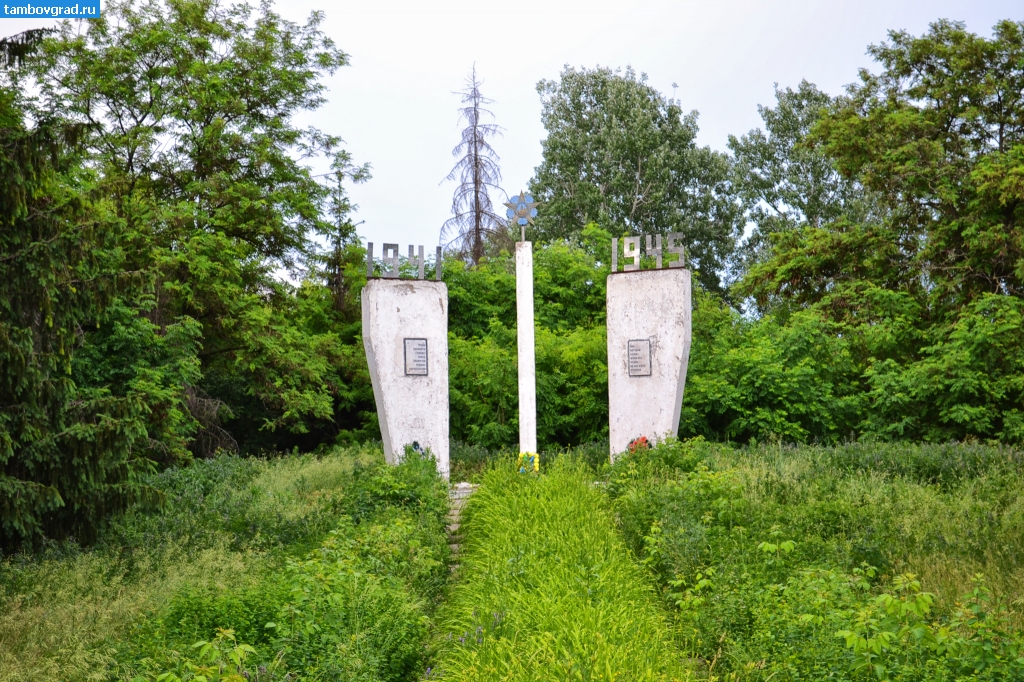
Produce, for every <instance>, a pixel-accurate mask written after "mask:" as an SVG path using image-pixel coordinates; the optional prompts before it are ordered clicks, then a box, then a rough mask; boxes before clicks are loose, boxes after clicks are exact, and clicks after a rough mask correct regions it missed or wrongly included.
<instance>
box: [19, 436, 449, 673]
mask: <svg viewBox="0 0 1024 682" xmlns="http://www.w3.org/2000/svg"><path fill="white" fill-rule="evenodd" d="M147 482H148V483H149V484H150V485H152V486H153V487H154V488H156V489H157V490H159V491H160V492H161V493H162V494H163V497H164V499H165V500H166V502H165V506H164V507H163V508H162V509H160V510H159V511H154V510H149V511H147V510H145V509H144V508H141V507H135V508H132V509H131V510H129V512H128V513H127V514H125V515H123V516H119V517H115V519H114V520H113V522H112V523H111V525H110V526H109V527H108V528H107V529H105V530H104V531H103V532H102V533H101V535H100V538H99V541H98V542H97V543H96V545H95V546H94V547H92V548H90V549H87V550H84V549H80V548H78V547H77V546H75V545H68V544H64V545H54V546H52V548H51V550H50V551H49V552H47V553H45V554H40V555H36V556H29V555H20V556H16V557H13V558H11V559H9V560H7V561H5V562H3V563H0V614H3V615H0V678H3V679H11V680H33V679H42V678H46V679H67V680H79V679H81V680H85V679H95V678H96V676H102V677H104V679H107V678H111V679H113V678H117V679H133V678H136V677H140V676H141V677H142V678H143V679H147V680H151V681H152V680H154V679H155V678H156V677H157V676H158V675H160V674H163V673H172V674H173V675H176V676H178V677H180V678H181V679H183V680H187V679H194V675H196V674H202V673H200V672H199V671H198V670H197V668H209V667H210V666H213V667H215V668H217V669H221V668H223V673H224V674H228V673H234V672H236V671H237V670H236V669H237V668H238V667H239V666H238V664H235V663H234V662H232V661H231V658H230V654H231V652H232V651H233V650H235V649H236V648H237V647H238V646H243V645H244V646H246V647H251V648H252V649H253V651H248V650H245V653H246V660H245V661H244V662H242V664H241V668H242V671H237V672H238V674H242V672H243V671H244V672H247V673H248V674H249V675H250V678H249V679H253V677H254V676H256V675H260V677H256V679H262V680H269V679H275V680H281V679H284V676H285V675H286V674H288V673H289V672H290V673H291V676H292V679H294V677H295V675H296V674H298V673H301V674H302V675H304V676H307V677H309V678H311V679H318V678H316V676H315V675H314V674H313V671H314V669H316V670H318V671H319V673H318V674H320V675H321V677H320V678H319V679H374V680H378V679H383V680H391V679H407V678H408V676H409V674H411V673H409V671H410V670H412V669H415V670H422V668H423V664H422V662H421V661H422V657H423V654H424V648H423V644H424V641H425V636H426V634H425V630H424V628H425V627H426V624H427V621H426V617H427V616H429V615H430V614H431V613H432V611H433V608H434V605H435V604H436V602H437V601H438V600H439V599H440V596H441V594H442V593H443V590H444V588H445V585H446V581H447V574H448V568H447V559H448V548H447V544H446V542H447V537H446V534H445V530H444V523H445V514H446V513H447V488H446V486H445V485H444V483H443V481H441V480H440V479H439V477H438V476H437V473H436V468H435V465H434V462H433V461H432V460H431V459H427V458H420V457H419V456H417V455H416V454H415V453H413V454H411V455H410V456H409V457H407V458H406V461H405V462H404V463H403V464H402V465H401V466H398V467H392V466H389V465H386V464H385V463H384V461H383V456H382V454H381V452H380V449H379V446H377V447H364V448H358V449H356V448H353V449H349V450H343V451H335V452H331V453H328V454H326V455H324V456H321V457H314V456H311V455H304V456H296V457H288V458H282V459H279V460H272V461H266V460H258V459H240V458H237V457H219V458H216V459H213V460H205V461H196V462H195V463H194V464H192V465H191V466H188V467H184V468H174V469H170V470H168V471H165V472H162V473H160V474H157V475H154V476H152V477H151V478H150V479H149V480H148V481H147ZM388 609H390V610H388ZM389 614H390V615H389ZM388 618H390V620H388ZM311 619H312V620H313V621H315V623H317V624H318V625H317V627H318V628H319V629H315V631H313V632H310V631H309V629H308V628H305V626H303V627H298V626H299V625H301V624H303V623H307V622H309V621H310V620H311ZM328 626H329V627H328ZM389 628H390V629H389ZM220 631H230V633H231V636H228V635H227V634H224V633H221V632H220ZM400 632H401V633H404V636H403V637H399V636H398V634H399V633H400ZM350 636H352V637H354V639H353V638H351V637H350ZM231 637H234V640H232V639H231ZM417 638H418V639H417ZM329 640H330V641H333V642H335V644H338V646H334V645H331V646H325V645H324V642H326V641H329ZM232 641H233V643H232ZM197 642H200V643H205V644H200V645H196V646H194V645H195V643H197ZM346 642H348V643H349V645H350V646H348V648H346V646H345V644H346ZM206 645H209V647H206ZM204 647H205V648H204ZM389 647H390V648H389ZM282 652H283V653H282ZM360 660H361V661H362V662H360ZM360 665H361V666H362V668H359V667H358V666H360ZM261 666H262V668H265V670H262V672H261ZM332 666H333V667H332ZM345 666H348V667H347V668H346V667H345ZM375 666H376V667H375ZM357 669H358V670H360V671H361V673H360V674H364V675H366V677H363V678H358V677H357V676H355V673H353V677H351V678H350V677H346V676H345V675H346V674H347V673H341V672H337V671H338V670H346V671H352V670H357ZM332 670H334V671H335V672H331V671H332ZM389 671H390V672H389ZM403 671H404V672H403ZM335 673H337V675H335ZM332 675H335V676H334V677H332ZM373 675H377V677H373ZM338 676H340V677H338ZM167 679H173V678H170V677H168V678H167Z"/></svg>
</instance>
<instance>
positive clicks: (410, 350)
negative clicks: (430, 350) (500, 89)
mask: <svg viewBox="0 0 1024 682" xmlns="http://www.w3.org/2000/svg"><path fill="white" fill-rule="evenodd" d="M405 375H406V376H413V377H425V376H427V340H426V339H405Z"/></svg>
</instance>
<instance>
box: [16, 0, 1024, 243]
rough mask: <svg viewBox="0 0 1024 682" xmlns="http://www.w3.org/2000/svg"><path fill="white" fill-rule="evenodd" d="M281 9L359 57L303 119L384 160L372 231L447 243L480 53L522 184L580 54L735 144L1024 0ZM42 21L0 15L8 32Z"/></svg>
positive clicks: (724, 0) (711, 142) (364, 190)
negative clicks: (761, 111)
mask: <svg viewBox="0 0 1024 682" xmlns="http://www.w3.org/2000/svg"><path fill="white" fill-rule="evenodd" d="M40 1H42V0H40ZM277 8H278V11H279V12H280V13H281V14H283V15H284V16H286V17H287V18H289V19H292V20H295V21H299V20H303V19H304V18H305V17H306V16H308V14H309V13H310V12H311V11H313V10H315V9H322V10H324V11H325V13H326V21H325V24H324V30H325V31H326V32H327V33H328V34H329V35H330V36H332V37H333V38H334V39H335V41H336V42H337V44H338V45H339V46H340V47H341V48H342V49H344V50H345V51H346V52H348V53H349V54H350V55H351V62H352V64H351V66H349V67H346V68H344V69H342V70H341V71H339V72H338V73H337V74H336V75H335V76H334V77H332V78H331V79H330V80H329V82H328V85H329V87H330V93H329V100H330V101H329V103H328V104H327V105H326V106H325V107H323V108H322V109H321V110H319V111H317V112H315V113H313V114H310V115H308V116H304V117H303V119H302V120H301V123H302V124H303V125H315V126H317V127H319V128H321V129H322V130H324V131H326V132H329V133H333V134H337V135H340V136H342V137H343V138H344V139H345V141H346V143H347V145H346V146H347V148H348V149H349V150H350V151H351V152H352V154H353V155H354V157H355V160H356V161H357V162H359V163H362V162H364V161H368V162H370V164H371V165H372V166H373V179H371V180H370V181H368V182H367V183H365V184H363V185H360V186H357V187H353V188H351V190H350V194H351V195H352V197H353V198H354V200H355V202H356V203H357V204H358V205H359V211H358V214H357V216H356V220H361V221H364V222H363V224H362V225H360V227H359V234H360V235H361V236H362V237H363V238H364V239H369V240H371V241H373V242H375V243H376V244H380V243H381V242H383V241H389V242H391V241H397V242H399V243H400V244H401V247H400V248H401V251H402V252H403V253H404V252H405V250H406V247H405V245H406V244H410V243H415V244H425V245H433V244H436V243H437V241H438V236H439V230H440V227H441V224H442V223H443V222H444V221H445V220H446V219H447V218H448V217H449V216H450V213H451V198H452V193H453V191H454V189H455V183H442V182H441V181H442V180H443V179H444V177H445V176H446V175H447V174H448V172H449V170H450V169H451V166H452V164H453V163H454V159H453V158H452V156H451V150H452V147H453V146H455V144H456V143H457V142H458V140H459V131H460V126H459V122H458V116H457V112H456V109H457V107H458V106H459V99H458V97H457V96H456V95H454V94H452V91H454V90H459V89H461V88H462V87H463V81H464V79H465V77H466V75H467V74H468V72H469V70H470V68H471V67H472V65H473V63H474V62H475V63H476V68H477V73H478V75H479V76H480V77H481V78H483V80H484V85H483V88H482V90H483V93H484V94H485V95H486V96H487V97H490V98H491V99H493V100H495V103H494V105H493V106H492V107H491V109H492V110H493V112H494V114H495V118H496V122H497V123H498V124H499V125H500V126H502V127H503V128H504V130H505V132H504V136H503V137H502V138H499V139H497V140H496V141H495V142H494V147H495V149H496V151H497V152H498V154H499V155H500V156H501V169H502V174H503V176H504V182H503V188H504V189H505V190H506V191H507V192H509V193H510V194H511V193H516V192H518V191H519V190H520V189H521V188H525V186H526V183H527V181H528V180H529V178H530V177H531V176H532V174H533V169H534V167H535V166H537V165H538V164H539V163H540V158H541V146H540V142H541V139H542V138H543V137H544V128H543V127H542V126H541V123H540V100H539V98H538V95H537V92H536V84H537V81H539V80H541V79H555V78H557V77H558V74H559V72H560V71H561V70H562V68H563V66H564V65H566V64H569V65H572V66H576V67H594V66H596V65H601V66H609V67H613V68H615V67H625V66H627V65H631V66H633V68H634V69H636V71H638V72H643V73H646V74H647V75H648V77H649V83H650V84H651V85H653V86H654V87H655V88H657V89H659V90H661V91H662V92H663V93H665V94H666V95H668V96H672V95H673V93H674V95H675V97H676V98H678V99H679V100H681V104H682V107H683V109H684V111H690V110H697V111H698V112H699V113H700V118H699V124H700V133H699V135H698V137H697V141H698V143H699V144H701V145H708V146H710V147H712V148H714V149H719V150H723V149H725V144H726V140H727V139H728V135H730V134H735V135H740V134H743V133H745V132H747V131H748V130H750V129H751V128H754V127H758V126H759V125H760V118H759V116H758V114H757V105H758V104H771V103H772V102H774V95H773V85H774V84H775V83H778V84H779V85H780V86H781V87H787V86H795V85H796V84H797V83H799V82H800V80H801V79H807V80H809V81H811V82H812V83H815V84H816V85H818V87H819V88H821V89H823V90H825V91H827V92H830V93H833V94H835V93H839V92H841V91H842V89H843V86H844V85H846V84H847V83H850V82H852V81H854V80H855V79H856V77H857V70H858V69H859V68H863V67H866V68H872V62H871V60H870V59H869V58H868V57H867V55H866V53H865V50H866V48H867V46H868V45H869V44H871V43H878V42H880V41H883V40H885V39H886V32H887V31H888V30H889V29H904V30H907V31H910V32H911V33H914V34H920V33H922V32H924V31H925V30H927V27H928V24H929V23H930V22H933V21H935V20H936V19H939V18H949V19H955V20H960V21H964V22H966V24H967V28H968V29H969V30H971V31H973V32H975V33H980V34H983V35H986V36H987V35H990V33H991V28H992V26H993V25H994V24H995V23H996V22H997V21H999V20H1000V19H1014V20H1018V21H1019V20H1022V19H1024V3H1021V2H1020V0H1016V1H1015V2H1009V1H1004V0H972V1H964V0H961V1H960V2H948V1H945V0H856V1H852V0H821V1H818V2H811V1H796V0H794V1H789V2H785V1H781V0H779V1H769V0H717V1H715V2H708V1H707V0H700V1H693V0H685V1H684V0H676V1H674V2H670V1H666V0H637V1H633V2H631V1H629V0H618V1H616V2H607V1H605V0H587V1H576V0H546V1H545V2H539V1H535V0H519V1H518V2H489V1H487V0H475V1H473V0H448V1H444V2H434V1H429V0H374V1H373V2H363V1H359V2H356V1H351V0H333V1H331V2H309V1H307V0H288V2H284V3H282V2H278V3H277ZM37 24H38V22H32V21H30V20H10V19H8V20H0V33H2V34H3V35H9V34H11V33H15V32H18V31H20V30H23V29H25V28H29V27H30V26H32V25H37ZM673 83H676V84H677V85H678V87H677V88H675V89H673V87H672V84H673ZM494 198H495V199H496V200H498V201H500V200H501V199H500V198H499V197H494ZM542 210H543V207H542Z"/></svg>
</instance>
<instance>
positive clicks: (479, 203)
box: [441, 64, 505, 264]
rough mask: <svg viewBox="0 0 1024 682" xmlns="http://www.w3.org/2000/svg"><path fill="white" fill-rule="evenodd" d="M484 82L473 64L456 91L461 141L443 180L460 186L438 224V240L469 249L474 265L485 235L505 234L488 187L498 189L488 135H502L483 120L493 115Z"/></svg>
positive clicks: (497, 172)
mask: <svg viewBox="0 0 1024 682" xmlns="http://www.w3.org/2000/svg"><path fill="white" fill-rule="evenodd" d="M482 84H483V81H480V80H477V76H476V65H475V64H474V65H473V70H472V71H471V72H470V75H469V77H468V78H466V89H465V90H461V91H459V92H457V93H455V94H458V95H462V103H463V104H465V105H466V106H464V107H462V108H461V109H459V120H460V121H465V122H466V127H465V128H464V129H463V130H462V140H461V141H460V142H459V143H458V144H457V145H455V148H454V149H452V156H454V157H456V158H458V159H459V160H458V161H457V162H456V164H455V166H454V167H453V168H452V170H451V172H450V173H448V175H447V177H445V181H448V182H450V181H452V180H455V179H456V177H457V178H458V179H459V186H458V188H457V189H456V190H455V196H454V197H453V198H452V217H451V218H449V219H448V220H447V221H445V223H444V225H443V226H442V227H441V240H442V241H444V240H445V239H446V238H448V237H451V239H450V241H449V243H450V244H453V245H455V246H456V248H458V249H461V250H463V251H465V252H468V254H469V257H470V258H471V259H472V261H473V263H474V264H477V263H479V262H480V259H481V258H483V256H484V242H485V240H486V238H487V237H488V236H496V235H497V236H500V235H503V234H504V229H505V221H504V220H503V219H502V218H500V217H499V216H498V214H496V213H495V212H494V206H493V205H492V204H491V197H490V192H489V190H491V189H496V190H499V191H500V189H501V188H500V187H498V183H500V182H501V169H500V168H499V167H498V160H499V159H498V154H497V153H496V152H495V151H494V148H493V147H491V144H490V142H488V141H487V140H488V138H491V137H494V136H495V135H500V134H501V129H500V128H499V127H498V126H497V125H495V124H494V123H484V122H483V120H482V117H483V116H484V115H487V116H490V117H491V118H493V117H494V114H492V113H491V112H490V111H489V110H487V109H485V108H484V107H485V106H486V105H488V104H492V103H493V101H494V100H490V99H487V98H486V97H484V96H483V95H482V94H480V86H481V85H482Z"/></svg>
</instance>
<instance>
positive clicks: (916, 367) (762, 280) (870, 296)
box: [738, 21, 1024, 443]
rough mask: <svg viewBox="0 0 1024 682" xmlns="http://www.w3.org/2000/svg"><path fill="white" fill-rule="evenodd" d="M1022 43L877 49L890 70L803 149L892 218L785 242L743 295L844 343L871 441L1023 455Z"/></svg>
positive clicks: (804, 232)
mask: <svg viewBox="0 0 1024 682" xmlns="http://www.w3.org/2000/svg"><path fill="white" fill-rule="evenodd" d="M1022 36H1024V25H1021V24H1016V23H1013V22H1002V23H1000V24H998V25H997V26H996V27H995V30H994V35H993V37H992V38H991V39H987V38H982V37H979V36H975V35H973V34H970V33H968V32H967V31H966V30H965V29H964V27H963V26H962V25H961V24H956V23H952V22H947V21H940V22H937V23H935V24H933V25H932V27H931V29H930V31H929V32H928V33H927V34H925V35H924V36H921V37H913V36H910V35H908V34H906V33H902V32H894V33H891V34H890V39H891V42H890V43H888V44H882V45H878V46H874V47H872V48H871V49H870V53H871V54H872V55H873V56H874V57H875V58H876V59H877V60H878V61H879V63H880V67H881V72H880V73H879V74H878V75H872V74H870V73H869V72H867V71H863V72H862V75H861V82H860V83H858V84H856V85H854V86H851V88H850V91H849V95H848V97H847V98H844V99H842V100H840V101H838V102H836V103H835V104H834V106H833V108H832V109H831V110H830V111H828V112H827V113H825V114H824V115H823V116H822V118H821V120H820V121H819V123H818V124H817V126H816V127H815V128H814V130H813V131H812V133H811V134H810V135H809V137H808V138H807V139H806V140H805V142H804V143H803V144H808V145H815V148H817V149H821V150H824V152H825V153H826V154H827V155H828V156H829V158H830V159H831V162H832V163H833V164H834V165H835V167H836V168H837V169H838V171H839V172H841V173H842V174H843V175H844V176H845V177H848V178H851V182H855V183H859V184H861V185H863V186H864V187H865V188H866V189H867V190H868V191H870V193H871V196H872V197H873V199H872V201H874V202H876V203H877V205H878V207H879V210H878V211H875V212H874V213H873V214H870V215H863V214H858V212H857V211H851V210H848V209H847V208H844V210H843V212H842V213H841V214H840V215H839V216H837V217H833V219H832V221H831V222H825V223H822V224H820V225H817V224H810V223H808V224H805V225H802V226H799V227H795V228H793V229H790V230H788V231H785V232H779V233H776V234H775V235H773V237H772V253H771V255H770V257H768V258H767V259H766V260H764V261H763V262H762V263H760V264H757V265H755V266H754V267H753V268H752V269H751V270H750V271H749V273H747V276H746V278H745V279H744V281H743V282H742V283H741V285H740V286H739V288H738V292H739V293H740V294H741V295H745V296H752V297H753V298H754V299H755V300H756V301H757V302H758V305H759V306H760V307H761V308H762V309H766V308H769V309H771V310H774V311H776V312H777V313H778V314H779V315H780V316H782V318H783V319H784V320H785V318H786V316H788V315H789V314H790V313H791V312H792V311H794V310H804V311H807V313H808V314H812V315H815V316H817V317H819V318H820V319H822V320H823V323H824V324H826V325H828V326H831V327H832V328H833V329H834V331H833V332H832V335H833V336H835V337H836V338H841V339H844V341H843V343H844V344H848V346H847V347H848V350H849V358H850V360H852V366H849V365H848V368H842V369H844V373H847V374H851V375H853V376H855V377H856V385H854V386H853V387H852V390H851V395H853V396H858V397H859V399H862V400H864V401H865V404H864V408H863V412H862V414H861V416H860V419H859V420H858V421H859V424H858V425H857V427H856V430H857V431H859V432H869V433H876V434H878V435H880V436H882V437H886V438H907V439H926V440H932V441H942V440H947V439H964V438H969V437H976V438H995V439H1000V440H1003V441H1005V442H1010V443H1020V442H1022V441H1021V414H1024V403H1022V402H1021V396H1022V395H1024V394H1022V393H1021V391H1020V387H1021V386H1022V385H1024V384H1022V383H1021V382H1022V381H1024V374H1022V373H1021V364H1020V362H1021V357H1022V356H1021V351H1020V349H1021V344H1022V342H1024V341H1022V340H1024V331H1022V329H1024V327H1022V326H1021V325H1020V323H1019V318H1020V315H1021V301H1022V298H1024V290H1022V288H1021V274H1022V272H1024V271H1022V270H1021V269H1022V268H1024V249H1022V242H1021V240H1022V234H1024V233H1022V231H1021V226H1020V216H1019V213H1020V210H1021V209H1020V206H1022V205H1024V204H1022V202H1021V196H1020V192H1019V187H1018V184H1019V183H1017V182H1016V181H1015V180H1014V178H1015V177H1016V176H1017V175H1018V174H1019V170H1020V159H1019V158H1018V156H1019V153H1018V151H1017V150H1018V147H1020V145H1021V144H1022V141H1021V140H1022V138H1021V135H1022V130H1024V128H1022V127H1021V123H1020V120H1021V111H1022V107H1024V103H1022V102H1021V101H1020V99H1019V84H1020V82H1021V80H1022V79H1024V72H1022V71H1021V63H1022V62H1021V60H1020V55H1021V54H1022V50H1024V47H1022V46H1024V38H1022ZM833 325H834V326H833ZM843 361H844V362H846V358H843Z"/></svg>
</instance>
